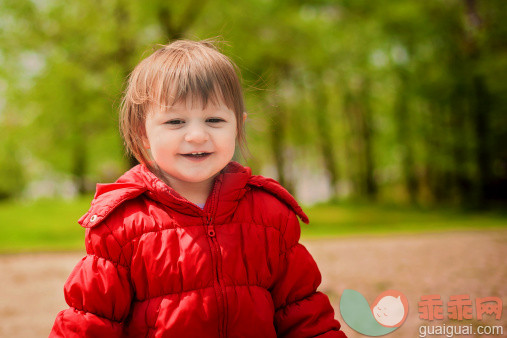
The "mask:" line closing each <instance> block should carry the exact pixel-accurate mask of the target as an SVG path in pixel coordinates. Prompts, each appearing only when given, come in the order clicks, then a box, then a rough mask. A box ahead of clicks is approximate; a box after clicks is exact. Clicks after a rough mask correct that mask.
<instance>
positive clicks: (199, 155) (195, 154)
mask: <svg viewBox="0 0 507 338" xmlns="http://www.w3.org/2000/svg"><path fill="white" fill-rule="evenodd" d="M181 155H183V156H185V157H188V158H202V157H206V156H209V155H211V153H206V152H203V151H198V152H193V153H188V154H181Z"/></svg>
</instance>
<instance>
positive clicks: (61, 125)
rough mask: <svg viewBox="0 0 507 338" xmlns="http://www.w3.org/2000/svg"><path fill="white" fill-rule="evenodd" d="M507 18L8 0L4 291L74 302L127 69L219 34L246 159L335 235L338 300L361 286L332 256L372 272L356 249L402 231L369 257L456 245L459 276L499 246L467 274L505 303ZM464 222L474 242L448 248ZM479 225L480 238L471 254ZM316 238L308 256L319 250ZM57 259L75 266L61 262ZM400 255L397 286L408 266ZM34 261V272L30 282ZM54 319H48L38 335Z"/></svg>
mask: <svg viewBox="0 0 507 338" xmlns="http://www.w3.org/2000/svg"><path fill="white" fill-rule="evenodd" d="M505 13H507V1H504V0H488V1H481V0H433V1H409V0H377V1H367V0H314V1H305V0H279V1H275V0H244V1H225V0H199V1H198V0H188V1H161V0H154V1H139V0H129V1H127V0H109V1H105V0H90V1H82V0H75V1H62V0H0V131H1V132H0V253H3V254H4V255H0V258H1V259H0V263H2V265H1V266H0V267H2V269H3V272H2V275H3V276H4V279H0V283H7V284H9V283H10V284H9V285H20V284H22V283H25V285H32V284H33V279H34V278H37V279H38V280H40V278H43V277H47V276H54V280H53V284H51V285H52V286H51V287H49V286H48V290H49V289H50V288H51V291H48V292H47V294H46V296H47V295H51V297H53V298H58V301H59V302H60V303H62V304H60V303H56V305H54V308H55V309H58V307H61V306H63V305H64V304H63V296H62V292H61V288H62V286H63V282H64V281H65V278H66V276H67V275H68V273H69V272H70V269H71V268H72V266H73V264H75V259H76V256H79V255H81V254H82V250H83V235H84V230H83V229H81V228H80V227H79V226H78V225H77V224H76V221H77V219H78V218H79V217H80V216H81V215H82V214H84V213H85V212H86V210H87V209H88V207H89V203H90V201H91V198H92V196H93V192H94V189H95V184H96V183H97V182H111V181H114V180H115V179H116V178H117V177H118V176H120V175H121V174H122V173H123V172H124V171H125V170H127V169H128V168H130V167H131V166H132V165H133V161H132V159H131V158H129V157H128V156H126V155H125V152H124V149H123V146H122V140H121V138H120V136H119V131H118V106H119V102H120V97H121V93H122V90H123V88H124V87H123V86H124V83H125V79H126V77H127V76H128V74H129V72H130V71H131V70H132V69H133V67H134V66H135V65H136V64H137V63H138V62H139V61H140V60H141V59H142V58H144V57H146V56H147V55H149V53H151V51H152V50H153V49H154V48H156V47H157V45H158V44H166V43H168V42H170V41H172V40H174V39H180V38H188V39H207V38H217V37H218V39H219V40H220V41H222V42H221V43H219V47H220V48H221V50H222V51H223V52H224V53H225V54H226V55H228V56H230V57H231V58H232V59H233V60H234V61H235V62H236V63H237V65H238V66H239V69H240V70H241V74H242V79H243V85H244V88H245V97H246V103H247V110H248V114H249V115H248V119H247V138H248V144H249V149H250V153H251V156H250V157H248V158H247V159H246V160H242V161H243V162H244V163H245V164H247V165H248V166H250V167H252V169H253V171H254V173H257V174H263V175H266V176H270V177H273V178H275V179H277V180H279V181H280V182H281V183H282V184H283V185H284V186H285V187H287V188H288V190H290V191H291V192H292V193H294V194H295V195H296V197H297V198H298V200H300V201H301V202H302V204H304V205H305V206H306V208H305V210H306V211H307V212H308V214H309V216H310V220H311V224H310V226H304V227H303V238H304V239H305V240H308V241H310V240H311V239H312V238H314V237H328V238H329V237H332V238H341V240H338V241H337V242H331V243H328V246H327V248H328V249H327V250H328V251H327V253H318V252H317V253H316V256H318V261H319V262H320V261H325V260H326V259H327V260H328V261H329V262H331V263H332V264H337V265H336V267H335V265H332V264H331V263H330V264H331V265H325V264H324V263H323V265H325V266H323V271H324V279H325V284H324V285H328V286H329V290H327V291H329V292H331V293H332V292H335V295H333V294H331V299H332V302H333V304H334V305H337V304H338V303H337V302H338V300H339V294H340V293H341V291H342V290H343V289H344V288H354V286H356V289H357V288H358V286H357V283H356V282H357V281H355V280H353V279H350V278H349V279H346V278H347V274H344V276H345V277H344V278H345V279H341V278H342V277H343V276H341V275H340V274H338V275H340V278H337V280H340V284H336V283H335V282H334V281H335V280H334V279H333V278H334V277H332V274H333V273H337V272H336V271H337V269H339V268H340V266H343V265H342V264H345V262H342V261H341V260H340V256H336V255H333V254H332V253H333V252H340V250H342V251H343V250H344V255H346V254H347V253H348V254H350V253H351V252H353V251H352V250H354V249H355V248H359V249H358V250H359V251H360V252H364V253H365V254H366V256H367V257H369V258H365V262H369V264H373V266H374V267H375V266H380V265H379V264H378V263H376V262H375V261H371V260H370V258H371V257H372V254H371V253H370V252H369V251H364V250H367V248H372V247H374V246H375V245H376V244H375V243H377V241H376V240H375V241H373V242H372V241H366V242H365V241H363V240H362V239H361V238H364V237H365V236H366V237H367V236H370V235H372V234H376V235H381V236H385V235H391V234H403V235H404V236H407V234H408V236H409V237H403V238H402V239H401V240H399V241H398V242H396V240H395V242H393V243H394V244H392V247H391V246H388V247H386V248H377V249H378V250H380V252H381V253H382V252H386V250H395V249H396V248H397V247H400V246H401V247H403V248H404V249H403V253H404V254H407V255H408V254H410V255H412V256H407V257H411V258H407V257H405V259H406V261H405V263H403V264H408V265H409V266H410V267H414V266H416V267H421V266H426V265H428V264H434V263H435V262H436V261H443V262H446V264H448V266H449V265H454V264H456V259H454V258H453V259H450V258H449V260H447V261H446V260H445V259H444V260H442V259H440V258H441V257H443V256H442V255H440V256H439V255H437V257H436V258H435V260H431V261H426V262H424V263H421V261H419V259H420V258H424V257H425V259H428V256H424V257H423V253H424V252H425V250H426V247H427V246H429V247H432V246H433V248H434V246H435V245H444V244H443V243H447V244H449V245H451V244H453V243H454V244H459V245H461V246H458V247H459V248H460V249H459V250H466V251H467V252H468V254H469V255H470V257H469V258H468V260H467V262H464V263H468V265H467V266H466V269H472V267H471V266H473V264H471V263H470V260H472V259H473V258H474V257H476V258H478V257H482V258H481V259H486V258H484V257H486V256H481V253H483V252H484V251H483V250H484V248H485V247H488V248H494V249H491V250H492V251H491V252H490V255H491V256H487V257H489V258H487V262H489V263H491V264H492V266H493V267H492V269H493V268H494V269H496V270H495V271H496V272H497V275H496V276H497V277H496V278H497V279H495V281H489V282H488V280H486V281H484V276H485V275H486V272H485V271H483V270H481V271H482V272H481V271H479V270H477V271H479V272H477V271H476V272H469V274H470V275H469V276H468V277H470V276H472V277H470V278H472V280H475V281H476V283H475V284H477V285H478V286H477V287H476V288H474V290H479V289H480V287H484V286H487V287H488V288H489V289H487V290H490V291H488V292H489V293H488V292H486V293H487V294H483V295H482V296H503V295H504V292H506V290H505V285H504V284H502V282H501V281H504V280H505V278H507V275H506V269H505V263H504V258H501V257H505V254H507V250H506V246H505V243H506V241H505V238H506V236H505V234H506V231H505V228H506V225H507V213H506V212H505V211H506V208H505V206H507V147H506V143H507V95H506V94H507V81H506V79H507V43H506V42H507V21H506V20H505ZM463 230H466V231H468V233H469V234H470V235H460V236H465V237H463V238H462V237H459V236H458V237H459V238H461V239H459V243H458V242H453V241H452V239H453V238H458V237H456V236H455V234H457V233H458V232H460V233H461V231H463ZM487 230H490V231H489V232H488V231H487ZM442 231H445V232H446V233H447V235H446V236H448V237H445V238H444V239H442V238H440V237H439V238H438V240H437V241H436V242H435V241H432V240H431V239H429V240H428V241H427V242H423V244H419V246H414V245H412V244H410V243H412V242H411V240H413V239H414V238H415V237H418V236H419V234H427V233H434V232H442ZM477 232H480V233H481V234H482V233H484V234H486V235H484V236H486V237H484V238H483V241H482V242H480V243H478V244H477V246H476V247H475V248H473V250H477V251H473V250H472V247H473V246H474V243H476V242H475V241H476V239H477V237H474V236H475V234H476V233H477ZM410 234H412V235H413V234H418V235H417V236H415V237H414V236H412V237H410ZM488 234H489V235H488ZM350 236H355V237H354V238H355V242H353V243H354V245H353V246H350V244H347V243H352V242H347V238H350ZM467 236H468V237H467ZM358 238H359V239H358ZM481 238H482V237H481ZM456 241H457V240H456ZM312 243H314V244H310V247H314V248H315V250H319V248H321V245H324V244H315V243H321V242H312ZM326 243H327V242H326ZM340 243H341V244H340ZM361 243H367V244H366V247H362V246H361ZM384 243H387V242H384ZM439 243H440V244H439ZM463 243H467V245H466V246H465V247H463ZM491 243H493V244H494V245H493V244H491ZM492 245H493V246H492ZM414 247H418V248H419V249H420V251H410V250H411V249H413V248H414ZM344 248H347V249H346V250H345V249H344ZM442 249H444V248H442ZM60 250H79V251H78V254H77V255H75V254H71V256H70V258H69V256H65V255H64V256H57V255H49V256H48V254H44V255H42V254H37V255H27V256H23V259H24V260H25V263H24V264H25V265H23V264H21V263H19V260H16V259H18V258H19V259H21V258H20V257H21V255H19V256H16V255H14V256H13V255H10V254H12V253H19V252H40V251H51V252H54V251H60ZM447 250H450V251H449V252H453V251H452V247H447ZM457 250H458V249H457ZM471 250H472V251H471ZM389 252H390V251H389ZM381 253H380V255H381ZM454 253H456V251H454ZM6 254H7V255H6ZM375 255H377V254H375ZM399 256H400V255H399V253H398V254H397V253H396V252H393V253H392V254H390V256H389V257H390V258H389V259H395V258H396V257H399ZM402 256H403V255H402ZM13 257H14V258H13ZM16 257H18V258H16ZM62 257H63V258H62ZM65 257H67V258H65ZM356 257H358V256H356ZM376 257H377V256H376ZM439 257H440V258H439ZM459 257H463V256H460V255H458V258H457V259H458V260H459ZM467 257H468V256H467ZM57 258H59V259H67V261H65V262H66V263H62V261H61V260H60V261H58V262H60V263H58V262H57V261H55V263H54V264H53V263H51V262H52V260H56V259H57ZM402 258H403V257H402ZM490 258H491V259H490ZM44 262H45V263H44ZM407 262H408V263H407ZM487 262H486V263H487ZM350 263H351V262H349V265H350ZM483 263H484V262H482V263H480V264H479V263H477V266H479V265H480V266H481V267H484V266H485V265H484V264H483ZM59 264H60V265H59ZM400 264H401V265H400V266H401V267H402V268H400V269H401V270H400V271H402V272H400V271H398V273H399V274H400V275H398V276H395V278H394V279H393V280H396V278H398V277H399V276H401V275H402V274H403V273H407V271H411V272H410V273H411V274H412V275H414V271H413V270H407V269H405V267H406V266H405V265H403V264H402V263H400ZM330 266H331V268H330ZM35 267H38V268H39V270H37V271H39V273H38V275H37V277H33V276H31V277H30V276H28V275H26V272H27V271H29V270H31V269H34V270H33V271H35V270H36V269H35ZM58 267H60V270H58ZM444 268H445V267H442V269H444ZM16 269H17V270H16ZM51 269H57V270H51ZM370 270H372V269H370ZM326 271H328V272H326ZM417 271H422V270H417ZM438 271H441V270H438ZM474 271H475V270H474ZM356 272H357V271H356ZM356 272H350V274H352V273H353V274H355V277H354V278H356V277H357V274H356ZM381 274H382V271H380V272H379V275H375V276H373V277H371V276H370V277H364V278H361V279H360V280H361V281H362V282H363V283H364V282H365V281H366V280H369V279H371V283H370V284H366V285H363V286H364V289H363V290H359V289H358V290H359V291H360V292H364V294H365V295H366V294H368V292H369V293H370V296H371V297H372V300H373V299H374V298H375V296H376V295H377V294H378V293H379V292H381V291H384V290H385V289H386V288H387V287H398V288H399V285H398V284H396V283H394V282H393V280H390V282H385V281H383V279H382V277H379V276H381ZM329 276H331V277H329ZM446 276H447V275H446ZM453 276H454V275H453ZM446 278H451V277H446ZM423 279H424V280H427V277H425V278H421V279H420V280H423ZM420 280H419V281H420ZM446 280H447V281H448V279H446ZM347 281H348V282H347ZM432 281H433V284H431V282H432ZM477 281H481V282H477ZM469 282H470V279H464V285H470V284H467V283H469ZM326 283H327V284H326ZM428 283H429V284H428V285H430V286H431V285H437V286H440V287H443V285H445V281H438V280H432V279H431V278H430V279H429V282H428ZM435 283H436V284H435ZM481 283H482V284H481ZM408 284H409V285H415V284H413V283H408ZM48 285H49V284H48ZM331 285H333V288H336V289H332V288H331ZM417 285H418V284H417ZM55 287H57V289H54V288H55ZM2 288H3V289H4V290H10V289H9V288H8V287H6V286H5V285H4V286H3V287H2ZM421 288H422V287H421ZM421 288H415V289H414V290H413V292H412V295H413V297H415V298H414V299H415V300H414V301H416V300H417V297H418V296H419V295H421V293H423V292H428V293H432V292H433V293H438V292H443V291H439V290H441V289H437V290H435V288H432V287H429V286H428V287H427V289H424V290H426V291H424V290H423V289H421ZM53 289H54V290H53ZM332 290H335V291H332ZM365 290H369V291H365ZM17 292H21V293H25V294H29V293H27V292H26V291H23V290H18V291H17ZM453 292H454V291H453ZM455 292H464V293H467V292H471V290H469V289H467V288H466V287H465V288H464V290H463V289H457V290H456V291H455ZM4 296H5V295H4ZM40 297H42V295H40V294H38V295H37V294H34V295H33V296H32V297H31V299H32V300H35V299H39V298H40ZM4 299H8V298H4ZM39 302H41V301H39ZM14 303H16V299H13V300H12V301H11V302H10V305H12V304H14ZM46 304H47V303H44V302H42V303H41V305H40V308H41V311H44V310H45V309H46ZM0 305H1V306H0V314H1V315H2V316H3V317H4V318H10V319H9V320H10V321H11V322H12V323H14V322H15V320H14V319H13V318H18V319H19V318H21V320H20V322H19V323H20V324H19V326H18V327H17V329H12V330H13V331H4V333H5V332H10V333H9V336H12V333H13V332H20V331H19V330H20V328H22V327H24V326H26V325H24V324H23V323H25V322H26V321H24V319H23V318H22V317H20V316H19V313H21V312H22V311H21V312H19V313H18V312H17V311H18V310H16V309H14V308H9V306H10V305H5V304H4V305H2V304H0ZM51 311H53V310H51ZM55 311H56V310H55ZM46 312H47V311H46ZM414 313H415V316H417V310H414ZM54 314H56V312H55V313H54ZM54 314H53V312H51V313H50V314H49V317H47V318H50V319H47V318H46V317H44V320H42V321H41V323H42V324H41V325H42V327H43V329H42V331H41V332H47V331H45V330H47V329H48V328H47V326H48V325H49V326H50V325H51V323H52V318H54ZM9 316H10V317H9ZM37 316H38V315H37V314H33V315H32V316H31V319H30V320H32V319H33V318H38V317H37ZM17 330H18V331H17ZM411 332H412V333H413V332H415V331H411ZM0 335H2V331H1V330H0ZM30 335H31V334H30ZM31 336H33V335H31Z"/></svg>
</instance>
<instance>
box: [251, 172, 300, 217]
mask: <svg viewBox="0 0 507 338" xmlns="http://www.w3.org/2000/svg"><path fill="white" fill-rule="evenodd" d="M247 185H248V186H250V187H254V188H257V189H255V190H254V192H255V193H254V198H255V199H256V200H257V202H258V203H259V204H260V205H258V203H256V205H257V208H259V209H260V210H262V212H269V211H270V210H274V211H279V210H283V209H287V208H288V209H289V210H292V211H293V212H294V213H295V214H296V215H297V216H298V217H299V218H300V219H301V221H303V222H304V223H306V224H308V223H309V220H308V216H307V215H306V214H305V213H304V211H303V209H302V208H301V206H300V205H299V203H298V202H297V201H296V199H295V198H294V197H293V196H292V195H291V194H290V193H289V192H288V191H287V190H286V189H285V188H284V187H283V186H282V185H281V184H280V183H278V182H277V181H276V180H274V179H272V178H267V177H264V176H259V175H254V176H251V177H250V179H249V180H248V182H247ZM261 205H262V206H261Z"/></svg>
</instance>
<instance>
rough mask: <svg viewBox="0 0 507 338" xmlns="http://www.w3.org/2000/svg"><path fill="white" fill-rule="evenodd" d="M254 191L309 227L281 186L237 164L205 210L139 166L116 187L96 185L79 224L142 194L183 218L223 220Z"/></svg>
mask: <svg viewBox="0 0 507 338" xmlns="http://www.w3.org/2000/svg"><path fill="white" fill-rule="evenodd" d="M251 187H257V188H261V189H263V190H266V191H267V192H269V193H271V194H273V195H274V196H276V197H277V198H278V199H280V200H281V201H283V202H284V203H286V204H287V205H288V206H290V207H291V208H292V209H293V210H294V212H295V213H296V214H297V215H298V216H299V217H300V218H301V220H302V221H303V222H305V223H308V217H307V216H306V214H305V213H304V212H303V210H302V209H301V207H300V206H299V205H298V203H297V202H296V200H295V199H294V197H292V195H290V193H289V192H288V191H287V190H285V189H284V188H283V187H282V186H281V185H280V184H279V183H278V182H276V181H275V180H273V179H270V178H265V177H262V176H252V174H251V169H250V168H248V167H243V166H242V165H241V164H239V163H237V162H230V163H229V164H228V165H227V166H226V167H225V168H224V169H223V170H222V171H221V173H220V174H219V175H218V176H217V178H216V179H215V184H214V186H213V190H212V192H211V194H210V196H209V197H208V200H207V201H206V206H205V209H204V210H201V209H200V208H199V207H198V206H196V205H195V204H193V203H191V202H189V201H188V200H186V199H185V198H183V197H182V196H181V195H180V194H178V193H177V192H176V191H175V190H174V189H172V188H171V187H169V186H168V185H167V184H165V183H164V182H163V181H162V180H160V179H159V178H158V177H157V176H155V174H153V173H152V172H151V171H150V170H149V169H148V168H147V167H146V166H144V165H142V164H140V165H137V166H135V167H133V168H132V169H130V170H129V171H127V172H126V173H125V174H124V175H123V176H121V177H120V178H119V179H118V180H117V181H116V182H115V183H110V184H97V190H96V193H95V196H94V198H93V201H92V203H91V207H90V209H89V210H88V212H87V213H86V214H84V215H83V216H82V217H81V218H80V219H79V221H78V222H79V224H81V225H82V226H83V227H85V228H91V227H94V226H97V225H98V224H100V222H101V221H102V220H104V219H105V218H106V217H107V216H108V215H109V214H110V213H111V212H112V211H113V210H115V209H116V208H117V207H118V206H120V205H121V204H122V203H123V202H125V201H127V200H130V199H134V198H136V197H138V196H139V195H141V194H145V195H146V196H147V197H149V198H150V199H153V200H155V201H158V202H160V203H163V204H165V205H167V206H169V207H171V208H173V209H175V210H177V211H178V212H180V213H183V214H187V215H193V216H205V215H211V216H213V217H215V218H221V217H225V216H227V215H230V214H231V213H233V212H234V210H235V209H236V205H237V203H238V202H239V200H240V199H241V198H242V197H243V195H244V194H245V192H246V191H247V190H248V189H250V188H251Z"/></svg>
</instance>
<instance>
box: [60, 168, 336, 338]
mask: <svg viewBox="0 0 507 338" xmlns="http://www.w3.org/2000/svg"><path fill="white" fill-rule="evenodd" d="M296 215H298V216H299V217H300V218H301V219H302V220H303V221H304V222H306V223H307V222H308V219H307V217H306V215H305V214H304V213H303V211H302V210H301V208H300V207H299V205H298V204H297V202H296V201H295V200H294V198H293V197H292V196H291V195H290V194H289V193H288V192H287V191H286V190H285V189H284V188H282V187H281V186H280V185H279V184H278V183H277V182H276V181H274V180H272V179H268V178H264V177H262V176H252V175H251V172H250V169H249V168H245V167H243V166H241V165H240V164H238V163H236V162H231V163H229V164H228V165H227V167H226V168H224V170H223V171H222V173H221V174H220V175H219V176H217V178H216V180H215V183H214V186H213V190H212V192H211V194H210V196H209V197H208V200H207V201H206V205H205V207H204V209H200V208H199V207H198V206H196V205H195V204H193V203H191V202H189V201H187V200H186V199H184V198H182V197H181V195H179V194H178V193H176V192H175V191H174V190H173V189H171V188H170V187H168V186H167V185H166V184H165V183H163V182H162V181H161V180H159V179H158V178H157V177H156V176H155V175H154V174H153V173H151V172H150V171H149V170H148V169H147V168H146V167H145V166H143V165H138V166H137V167H134V168H133V169H131V170H130V171H128V172H127V173H125V174H124V175H123V176H122V177H121V178H120V179H119V180H118V181H117V182H116V183H113V184H104V185H97V192H96V194H95V198H94V200H93V202H92V204H91V208H90V210H89V211H88V212H87V213H86V214H85V215H84V216H83V217H82V218H81V219H80V220H79V223H80V224H81V225H82V226H83V227H85V228H87V230H86V252H87V255H86V257H84V258H83V259H82V260H81V261H80V262H79V263H78V264H77V266H76V267H75V268H74V270H73V271H72V273H71V275H70V276H69V278H68V280H67V282H66V284H65V299H66V301H67V303H68V304H69V306H70V308H69V309H67V310H65V311H62V312H60V313H59V314H58V316H57V318H56V321H55V323H54V326H53V330H52V332H51V334H50V337H59V336H65V337H108V338H109V337H117V336H122V335H126V336H133V337H138V336H139V337H276V336H290V337H313V336H318V335H322V336H324V337H345V335H344V334H343V332H342V331H340V324H339V323H338V322H337V321H336V320H335V319H334V312H333V308H332V307H331V305H330V303H329V300H328V298H327V296H326V295H324V294H322V293H320V292H317V291H316V289H317V286H318V285H319V284H320V279H321V277H320V273H319V270H318V268H317V265H316V264H315V262H314V260H313V258H312V257H311V255H310V254H309V253H308V251H307V250H306V249H305V248H304V247H303V246H302V245H301V244H299V243H298V240H299V235H300V227H299V222H298V220H297V217H296Z"/></svg>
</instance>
